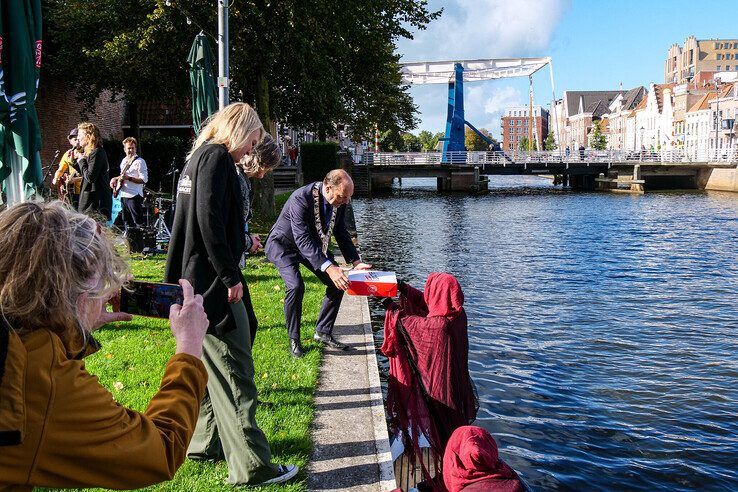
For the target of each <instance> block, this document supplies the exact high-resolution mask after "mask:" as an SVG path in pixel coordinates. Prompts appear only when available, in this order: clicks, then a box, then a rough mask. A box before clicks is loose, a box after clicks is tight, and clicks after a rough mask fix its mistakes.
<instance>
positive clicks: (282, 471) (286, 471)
mask: <svg viewBox="0 0 738 492" xmlns="http://www.w3.org/2000/svg"><path fill="white" fill-rule="evenodd" d="M298 471H300V468H299V467H298V466H297V465H277V473H278V475H277V476H276V477H274V478H272V479H270V480H267V481H265V482H261V483H260V484H259V485H271V484H274V483H282V482H286V481H287V480H290V479H291V478H293V477H294V476H295V475H297V472H298Z"/></svg>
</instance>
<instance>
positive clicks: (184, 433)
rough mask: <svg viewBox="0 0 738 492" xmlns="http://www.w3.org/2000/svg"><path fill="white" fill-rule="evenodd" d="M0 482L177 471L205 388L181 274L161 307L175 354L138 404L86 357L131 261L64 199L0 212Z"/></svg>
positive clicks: (59, 482)
mask: <svg viewBox="0 0 738 492" xmlns="http://www.w3.org/2000/svg"><path fill="white" fill-rule="evenodd" d="M0 251H2V255H0V446H2V452H0V490H7V489H12V490H31V488H32V487H34V486H38V487H51V488H72V487H74V488H77V487H80V488H85V487H104V488H110V489H131V488H139V487H145V486H147V485H152V484H155V483H158V482H161V481H164V480H169V479H171V478H172V477H173V476H174V473H175V472H176V471H177V468H179V466H180V465H181V464H182V462H183V461H184V459H185V455H186V443H187V442H188V441H189V439H190V437H191V436H192V433H193V431H194V429H195V423H196V422H197V412H198V409H199V405H200V400H201V398H202V397H203V395H204V394H205V383H206V380H207V373H206V371H205V367H204V366H203V364H202V362H201V361H200V357H201V355H202V339H203V337H204V336H205V330H206V329H207V326H208V320H207V317H206V316H205V311H204V309H203V307H202V298H200V297H199V296H195V295H194V293H193V292H192V287H191V286H190V285H189V284H188V283H187V282H186V281H183V282H182V289H183V292H184V302H183V304H182V305H181V306H180V305H176V304H175V305H173V306H172V308H171V311H170V315H169V321H170V324H171V329H172V333H173V335H174V339H175V341H176V354H175V355H173V356H172V357H171V358H170V359H169V362H168V364H167V366H166V370H165V371H164V377H163V379H162V384H161V387H160V389H159V391H158V392H157V393H156V395H154V397H153V398H152V400H151V402H150V403H149V405H148V406H147V409H146V411H145V412H136V411H133V410H129V409H127V408H125V407H123V406H121V405H120V404H118V403H116V402H115V400H114V399H113V396H112V395H111V394H110V392H109V391H108V390H107V389H105V388H104V387H103V386H102V385H101V384H100V382H99V381H98V379H97V378H96V377H95V376H93V375H91V374H90V373H88V372H87V370H86V369H85V363H84V361H83V357H85V356H87V355H89V354H91V353H93V352H95V351H96V350H98V349H99V347H100V346H99V344H97V342H96V341H95V339H94V338H93V336H92V332H93V331H94V330H96V329H97V328H100V327H101V326H102V325H103V324H105V323H108V322H112V321H126V320H130V319H131V316H130V315H127V314H125V313H110V312H107V311H106V310H105V304H106V301H108V300H109V299H110V298H111V296H113V295H114V294H117V293H118V291H119V289H120V288H121V285H122V284H123V283H124V282H125V281H126V280H127V278H128V276H129V273H130V272H129V269H128V266H127V264H126V262H125V261H124V259H123V258H121V256H120V255H118V253H117V251H116V247H115V241H114V237H113V236H112V233H111V231H110V230H107V229H104V228H102V227H100V225H99V224H98V223H97V222H95V221H94V220H93V219H92V218H90V217H88V216H86V215H84V214H81V213H78V212H74V211H72V210H70V209H68V208H66V206H64V205H63V204H62V203H61V202H58V201H57V202H50V203H36V202H26V203H21V204H18V205H14V206H12V207H10V208H8V209H6V210H5V211H3V212H2V213H0Z"/></svg>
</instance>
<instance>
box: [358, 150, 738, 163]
mask: <svg viewBox="0 0 738 492" xmlns="http://www.w3.org/2000/svg"><path fill="white" fill-rule="evenodd" d="M365 160H366V161H367V162H370V163H371V164H373V165H375V166H436V165H440V164H470V165H489V166H503V167H504V166H509V165H520V164H538V163H541V164H548V163H552V164H553V163H562V162H565V163H595V164H610V163H623V162H624V163H634V164H636V163H640V162H644V163H650V164H711V163H721V164H727V165H730V164H735V165H738V149H703V150H697V151H690V152H685V151H683V150H661V151H650V150H577V151H574V152H568V153H567V152H561V151H558V150H553V151H541V152H536V151H534V152H521V151H517V152H511V153H506V152H499V151H497V152H492V151H488V152H487V151H482V152H465V151H462V152H377V153H369V154H368V155H367V156H366V159H365Z"/></svg>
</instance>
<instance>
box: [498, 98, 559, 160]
mask: <svg viewBox="0 0 738 492" xmlns="http://www.w3.org/2000/svg"><path fill="white" fill-rule="evenodd" d="M501 119H502V150H503V151H505V152H510V151H514V150H517V149H519V148H520V140H521V139H522V138H523V137H526V138H528V136H529V134H530V129H531V127H530V120H531V118H530V107H529V106H519V107H512V108H508V109H507V110H505V116H503V117H502V118H501ZM548 124H549V113H548V111H547V110H545V109H543V108H542V107H541V106H533V127H532V130H533V142H534V143H533V150H543V143H544V142H545V141H546V136H547V135H548V128H549V126H548Z"/></svg>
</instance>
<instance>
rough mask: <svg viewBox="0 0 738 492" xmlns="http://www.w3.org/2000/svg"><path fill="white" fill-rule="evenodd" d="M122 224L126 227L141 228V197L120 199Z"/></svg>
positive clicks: (142, 222)
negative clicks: (121, 203)
mask: <svg viewBox="0 0 738 492" xmlns="http://www.w3.org/2000/svg"><path fill="white" fill-rule="evenodd" d="M121 201H122V202H123V224H125V226H126V227H143V226H144V225H145V224H144V220H143V219H144V217H143V197H142V196H141V195H136V196H134V197H132V198H122V199H121Z"/></svg>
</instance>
